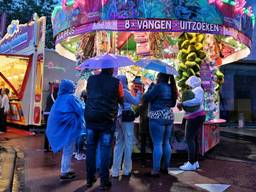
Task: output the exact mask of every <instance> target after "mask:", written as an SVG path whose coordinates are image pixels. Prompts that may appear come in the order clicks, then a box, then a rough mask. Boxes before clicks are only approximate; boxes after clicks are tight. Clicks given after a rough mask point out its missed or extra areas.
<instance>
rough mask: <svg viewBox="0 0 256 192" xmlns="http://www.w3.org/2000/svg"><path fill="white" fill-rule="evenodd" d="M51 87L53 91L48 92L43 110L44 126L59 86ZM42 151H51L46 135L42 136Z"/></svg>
mask: <svg viewBox="0 0 256 192" xmlns="http://www.w3.org/2000/svg"><path fill="white" fill-rule="evenodd" d="M49 84H50V83H49ZM53 86H54V87H53V91H50V93H49V95H48V96H47V99H46V106H45V110H44V120H45V124H46V125H47V121H48V116H49V114H50V111H51V108H52V105H53V103H54V102H55V100H56V99H57V96H58V91H59V86H58V85H57V84H56V85H53ZM44 151H45V152H50V151H51V149H50V145H49V142H48V139H47V137H46V135H45V136H44Z"/></svg>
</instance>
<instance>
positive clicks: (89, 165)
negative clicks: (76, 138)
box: [86, 128, 113, 184]
mask: <svg viewBox="0 0 256 192" xmlns="http://www.w3.org/2000/svg"><path fill="white" fill-rule="evenodd" d="M112 138H113V134H112V132H111V131H100V130H94V129H90V128H87V151H86V152H87V153H86V170H87V182H92V181H93V179H94V177H95V172H96V150H97V146H98V143H99V147H100V149H99V150H100V155H99V156H100V179H101V183H102V184H104V183H107V182H108V181H109V164H110V157H111V144H112Z"/></svg>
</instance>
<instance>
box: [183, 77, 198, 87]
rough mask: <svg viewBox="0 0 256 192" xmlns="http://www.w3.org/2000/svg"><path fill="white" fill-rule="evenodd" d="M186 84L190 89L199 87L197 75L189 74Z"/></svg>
mask: <svg viewBox="0 0 256 192" xmlns="http://www.w3.org/2000/svg"><path fill="white" fill-rule="evenodd" d="M186 85H188V86H189V87H191V88H192V89H194V88H196V87H200V86H201V79H200V78H199V77H196V76H191V77H189V78H188V80H187V81H186Z"/></svg>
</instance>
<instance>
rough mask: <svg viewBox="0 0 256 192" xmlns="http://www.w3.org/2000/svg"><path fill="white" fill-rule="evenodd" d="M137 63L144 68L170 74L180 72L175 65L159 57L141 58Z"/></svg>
mask: <svg viewBox="0 0 256 192" xmlns="http://www.w3.org/2000/svg"><path fill="white" fill-rule="evenodd" d="M136 65H137V66H139V67H141V68H144V69H148V70H153V71H157V72H161V73H166V74H169V75H178V72H177V70H176V69H175V68H174V67H172V66H170V65H168V64H167V63H165V62H162V61H160V60H157V59H141V60H139V61H137V62H136Z"/></svg>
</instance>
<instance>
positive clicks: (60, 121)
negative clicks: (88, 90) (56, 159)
mask: <svg viewBox="0 0 256 192" xmlns="http://www.w3.org/2000/svg"><path fill="white" fill-rule="evenodd" d="M74 92H75V85H74V83H73V82H72V81H70V80H62V81H61V83H60V88H59V92H58V97H57V99H56V101H55V103H54V104H53V106H52V109H51V111H50V114H49V118H48V122H47V129H46V134H47V137H48V140H49V143H50V145H51V148H52V150H53V152H54V153H56V152H58V151H60V150H63V154H62V159H61V176H60V179H61V180H69V179H74V178H75V176H76V175H75V173H74V172H72V171H71V158H72V154H73V150H74V145H75V142H76V139H77V138H78V136H79V135H80V134H81V132H82V129H83V128H84V127H83V126H84V110H83V107H82V104H81V102H80V101H79V99H78V98H76V97H75V96H74Z"/></svg>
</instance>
